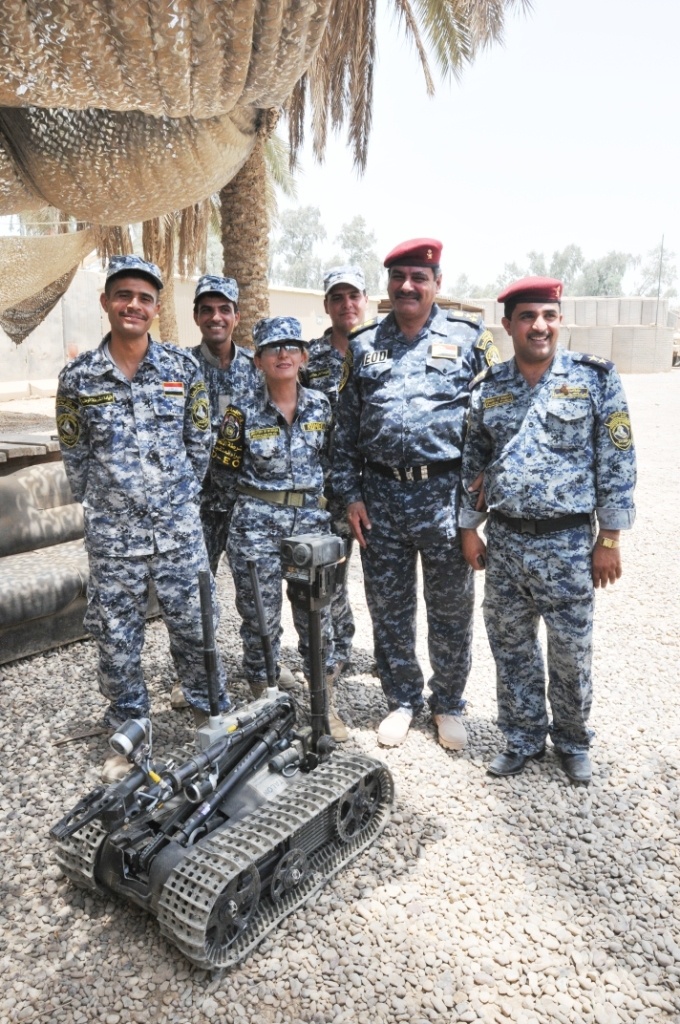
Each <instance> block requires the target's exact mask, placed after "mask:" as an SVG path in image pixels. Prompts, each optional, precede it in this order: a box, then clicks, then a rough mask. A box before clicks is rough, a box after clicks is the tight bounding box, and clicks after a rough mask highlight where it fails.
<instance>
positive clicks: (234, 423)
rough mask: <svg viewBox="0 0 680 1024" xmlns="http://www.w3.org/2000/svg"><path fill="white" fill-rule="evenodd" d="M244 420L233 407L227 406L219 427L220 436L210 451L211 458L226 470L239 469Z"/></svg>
mask: <svg viewBox="0 0 680 1024" xmlns="http://www.w3.org/2000/svg"><path fill="white" fill-rule="evenodd" d="M245 421H246V418H245V416H244V415H243V413H242V412H241V410H240V409H239V408H237V407H236V406H235V405H228V406H227V408H226V409H225V411H224V417H223V419H222V424H221V426H220V434H219V437H218V439H217V441H216V442H215V446H214V448H213V450H212V458H213V459H214V460H215V461H216V462H219V463H221V464H222V465H223V466H226V467H227V469H240V468H241V463H242V462H243V448H244V443H245V441H244V432H245Z"/></svg>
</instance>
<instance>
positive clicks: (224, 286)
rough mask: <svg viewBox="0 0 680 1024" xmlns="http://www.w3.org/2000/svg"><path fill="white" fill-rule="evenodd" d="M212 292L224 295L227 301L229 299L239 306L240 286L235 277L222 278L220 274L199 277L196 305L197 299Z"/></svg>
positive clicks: (195, 296)
mask: <svg viewBox="0 0 680 1024" xmlns="http://www.w3.org/2000/svg"><path fill="white" fill-rule="evenodd" d="M210 292H214V293H215V294H216V295H224V297H225V299H229V301H230V302H233V303H234V305H235V306H237V305H238V284H237V283H236V281H235V280H234V278H233V277H220V276H219V275H218V274H204V275H203V277H199V279H198V284H197V285H196V291H195V292H194V305H195V304H196V299H198V298H199V297H200V296H201V295H207V294H209V293H210Z"/></svg>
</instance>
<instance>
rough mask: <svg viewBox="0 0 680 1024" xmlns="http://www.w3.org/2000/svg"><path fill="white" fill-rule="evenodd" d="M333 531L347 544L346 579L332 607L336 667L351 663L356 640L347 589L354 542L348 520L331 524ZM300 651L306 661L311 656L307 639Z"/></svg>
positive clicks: (301, 641)
mask: <svg viewBox="0 0 680 1024" xmlns="http://www.w3.org/2000/svg"><path fill="white" fill-rule="evenodd" d="M345 527H346V529H345ZM331 530H332V531H333V533H334V534H335V535H336V536H337V537H342V539H343V540H344V542H345V552H346V554H345V578H344V580H343V581H342V583H339V584H338V585H337V587H336V588H335V591H334V593H333V597H332V598H331V605H330V616H331V629H332V631H333V663H334V665H343V664H346V663H347V662H349V661H350V659H351V657H352V640H353V639H354V632H355V626H354V616H353V615H352V608H351V606H350V603H349V591H348V589H347V583H348V578H349V575H348V574H349V560H350V558H351V556H352V549H353V546H354V540H353V538H352V537H351V536H348V531H349V526H348V524H347V520H345V522H344V524H343V523H342V522H335V521H333V522H332V523H331ZM305 637H306V634H305ZM298 651H299V652H300V654H301V656H302V658H303V660H305V661H306V660H307V658H308V654H309V652H308V649H307V644H306V639H305V640H302V639H301V640H300V642H299V643H298ZM333 667H334V666H331V670H332V668H333Z"/></svg>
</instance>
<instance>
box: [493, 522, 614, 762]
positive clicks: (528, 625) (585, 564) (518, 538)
mask: <svg viewBox="0 0 680 1024" xmlns="http://www.w3.org/2000/svg"><path fill="white" fill-rule="evenodd" d="M592 547H593V538H592V531H591V528H590V526H589V525H587V524H586V525H584V526H581V527H577V528H576V529H571V530H561V531H560V532H559V533H551V534H548V535H546V536H542V537H533V536H527V535H526V534H518V533H514V532H513V531H512V530H510V529H508V527H507V526H504V525H503V524H502V523H498V522H494V521H493V518H492V519H491V521H490V523H489V526H488V543H487V566H486V584H485V591H484V622H485V624H486V631H487V635H488V638H489V644H490V646H491V651H492V653H493V656H494V659H495V662H496V687H497V697H498V726H499V728H500V730H501V732H502V733H503V735H504V736H505V738H506V741H507V745H508V747H509V748H511V749H512V750H517V751H518V752H519V753H521V754H531V753H535V752H536V751H537V750H540V748H541V747H542V746H543V745H544V743H545V738H546V736H547V735H548V734H549V735H550V738H551V739H552V742H553V744H554V746H555V747H556V748H557V749H558V750H561V751H564V752H565V753H568V754H575V753H578V752H579V751H584V750H587V749H588V747H589V745H590V741H591V739H592V737H593V735H594V733H593V731H592V730H591V729H589V728H588V726H587V721H588V716H589V714H590V707H591V703H592V695H593V690H592V677H591V662H592V638H593V606H594V589H593V579H592V570H591V555H592ZM541 618H542V619H543V621H544V622H545V626H546V632H547V639H548V647H547V654H548V701H549V703H550V708H551V710H552V724H550V723H549V721H548V713H547V710H546V694H545V669H544V665H543V653H542V651H541V645H540V643H539V641H538V626H539V620H540V619H541Z"/></svg>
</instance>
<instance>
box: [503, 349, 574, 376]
mask: <svg viewBox="0 0 680 1024" xmlns="http://www.w3.org/2000/svg"><path fill="white" fill-rule="evenodd" d="M571 366H572V360H571V357H570V354H569V352H568V351H567V350H566V349H564V348H562V346H561V345H560V344H559V343H558V345H557V348H556V349H555V355H554V356H553V361H552V363H551V364H550V366H549V367H548V369H547V370H546V371H545V373H544V374H543V376H542V377H541V380H542V381H545V380H547V379H548V378H549V377H553V376H557V377H563V376H564V375H565V374H567V373H569V369H570V367H571ZM491 373H492V376H493V377H494V379H496V380H504V379H506V378H509V377H512V376H515V377H522V379H524V378H523V375H522V374H521V373H520V371H519V369H518V367H517V362H516V361H515V357H514V356H513V357H512V359H508V360H507V361H506V362H504V363H497V364H496V365H495V366H493V367H492V368H491ZM539 383H540V381H539Z"/></svg>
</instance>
